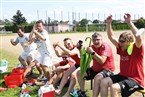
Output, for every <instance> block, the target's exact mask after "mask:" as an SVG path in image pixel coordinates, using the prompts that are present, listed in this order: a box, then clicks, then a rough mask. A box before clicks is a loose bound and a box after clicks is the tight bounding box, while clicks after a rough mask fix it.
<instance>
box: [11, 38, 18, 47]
mask: <svg viewBox="0 0 145 97" xmlns="http://www.w3.org/2000/svg"><path fill="white" fill-rule="evenodd" d="M10 42H11V44H12V45H13V46H16V45H17V44H18V42H17V41H14V39H11V40H10Z"/></svg>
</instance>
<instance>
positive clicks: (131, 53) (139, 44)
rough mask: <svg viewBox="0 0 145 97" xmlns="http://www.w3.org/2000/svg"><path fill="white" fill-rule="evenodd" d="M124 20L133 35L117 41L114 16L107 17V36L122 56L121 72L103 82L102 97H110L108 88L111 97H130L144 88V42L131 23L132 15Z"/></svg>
mask: <svg viewBox="0 0 145 97" xmlns="http://www.w3.org/2000/svg"><path fill="white" fill-rule="evenodd" d="M124 19H125V22H126V23H127V24H128V26H129V27H130V28H131V31H132V33H130V32H123V33H122V34H121V35H120V36H119V39H118V40H117V38H116V37H115V36H114V33H113V30H112V26H111V23H112V15H110V16H108V17H107V34H108V38H109V39H110V41H111V42H112V43H113V44H114V45H115V47H116V49H117V54H118V55H120V72H119V73H118V74H116V75H114V76H111V77H107V78H105V79H103V80H102V81H101V97H108V87H110V91H111V96H110V97H118V95H119V93H121V96H122V97H129V96H130V95H131V94H132V93H134V92H135V91H136V90H140V89H143V87H144V68H143V59H144V46H143V40H142V37H141V36H140V35H139V36H136V33H137V31H138V29H137V28H136V27H135V25H134V24H133V23H132V22H131V15H130V14H128V13H127V14H125V15H124Z"/></svg>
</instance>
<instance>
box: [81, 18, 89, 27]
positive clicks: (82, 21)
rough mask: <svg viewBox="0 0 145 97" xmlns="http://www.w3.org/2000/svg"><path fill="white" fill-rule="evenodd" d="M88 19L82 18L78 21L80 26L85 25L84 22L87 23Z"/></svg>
mask: <svg viewBox="0 0 145 97" xmlns="http://www.w3.org/2000/svg"><path fill="white" fill-rule="evenodd" d="M88 22H89V21H88V20H87V19H82V20H81V21H80V26H82V27H85V26H86V24H88Z"/></svg>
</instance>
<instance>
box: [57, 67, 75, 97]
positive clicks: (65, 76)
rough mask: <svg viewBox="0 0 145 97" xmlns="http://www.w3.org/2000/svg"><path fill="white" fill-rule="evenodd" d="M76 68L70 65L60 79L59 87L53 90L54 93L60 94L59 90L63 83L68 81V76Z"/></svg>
mask: <svg viewBox="0 0 145 97" xmlns="http://www.w3.org/2000/svg"><path fill="white" fill-rule="evenodd" d="M75 70H76V67H75V66H73V67H70V68H69V69H68V70H67V71H66V72H65V74H64V75H63V78H62V80H61V83H60V86H59V89H57V90H55V93H56V94H57V95H60V94H61V91H62V89H63V87H64V86H65V84H66V83H67V81H68V77H69V76H70V75H71V74H72V72H73V71H75Z"/></svg>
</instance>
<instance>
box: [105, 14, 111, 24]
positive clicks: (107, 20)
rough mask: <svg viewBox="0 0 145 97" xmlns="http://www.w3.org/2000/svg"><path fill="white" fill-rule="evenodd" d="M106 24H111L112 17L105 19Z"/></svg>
mask: <svg viewBox="0 0 145 97" xmlns="http://www.w3.org/2000/svg"><path fill="white" fill-rule="evenodd" d="M106 22H107V23H112V15H109V16H108V17H107V19H106Z"/></svg>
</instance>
